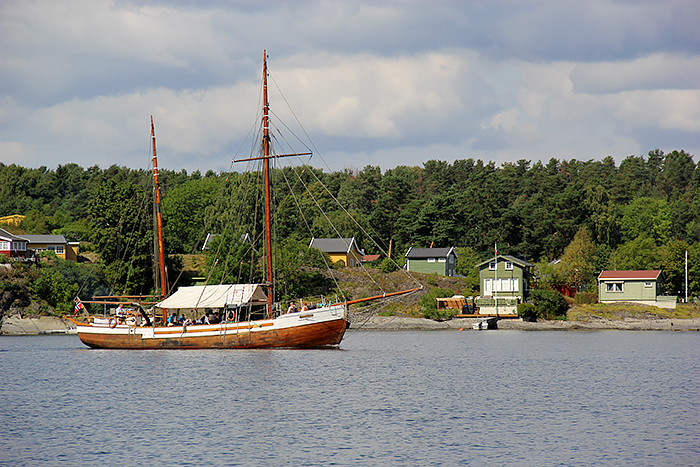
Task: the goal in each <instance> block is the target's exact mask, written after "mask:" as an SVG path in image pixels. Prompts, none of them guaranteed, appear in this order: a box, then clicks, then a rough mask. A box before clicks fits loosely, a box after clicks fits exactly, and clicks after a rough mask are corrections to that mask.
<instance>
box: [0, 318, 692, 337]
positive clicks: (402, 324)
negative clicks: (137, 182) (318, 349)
mask: <svg viewBox="0 0 700 467" xmlns="http://www.w3.org/2000/svg"><path fill="white" fill-rule="evenodd" d="M483 319H486V318H455V319H452V320H449V321H433V320H430V319H425V318H411V317H407V316H363V315H362V314H360V313H350V322H351V325H350V330H353V331H473V330H474V329H473V328H472V325H473V324H474V323H478V322H479V321H482V320H483ZM498 330H506V331H601V330H618V331H622V330H628V331H700V318H689V319H668V318H665V319H664V318H655V319H651V318H644V319H638V318H621V319H607V318H590V319H589V320H588V321H560V320H554V321H547V320H540V321H537V322H526V321H522V320H520V319H518V318H504V319H499V320H498ZM74 332H75V325H74V324H73V323H71V322H69V321H67V320H63V319H61V318H58V317H55V316H39V317H33V318H20V317H19V316H18V315H14V316H10V317H6V318H5V319H4V320H3V322H2V327H1V328H0V335H3V336H36V335H46V334H71V333H74Z"/></svg>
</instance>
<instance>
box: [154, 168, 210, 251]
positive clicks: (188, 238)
mask: <svg viewBox="0 0 700 467" xmlns="http://www.w3.org/2000/svg"><path fill="white" fill-rule="evenodd" d="M220 193H221V185H220V184H219V182H218V180H217V179H215V178H202V179H197V180H190V181H187V182H185V183H184V184H183V185H180V186H178V187H175V188H173V189H172V190H170V191H169V192H168V196H167V197H164V198H163V201H162V205H163V217H164V220H165V227H164V234H165V237H166V239H167V240H168V241H167V244H168V250H169V251H170V252H171V253H191V252H193V251H196V250H198V249H199V248H201V243H202V242H203V240H204V237H205V234H206V233H208V232H205V231H204V229H205V226H206V225H207V222H206V216H207V208H208V207H209V206H213V205H214V204H215V203H216V200H217V198H218V197H219V195H220Z"/></svg>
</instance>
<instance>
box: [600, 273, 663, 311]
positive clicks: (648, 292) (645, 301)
mask: <svg viewBox="0 0 700 467" xmlns="http://www.w3.org/2000/svg"><path fill="white" fill-rule="evenodd" d="M598 301H599V302H600V303H615V302H627V303H637V304H641V305H652V306H658V307H659V308H675V307H676V301H677V297H676V296H671V295H665V294H664V293H663V274H662V273H661V270H658V269H656V270H651V271H603V272H601V273H600V275H599V276H598Z"/></svg>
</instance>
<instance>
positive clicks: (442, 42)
mask: <svg viewBox="0 0 700 467" xmlns="http://www.w3.org/2000/svg"><path fill="white" fill-rule="evenodd" d="M699 21H700V2H698V1H695V0H688V1H682V0H660V1H653V0H649V1H644V0H638V1H637V0H629V1H621V0H620V1H613V0H610V1H602V0H601V1H596V0H590V1H585V2H584V1H579V0H576V1H563V0H561V1H559V0H541V1H539V0H529V1H524V0H502V1H500V0H493V1H491V0H489V1H487V0H483V1H427V0H425V1H420V0H394V1H391V0H386V1H384V0H378V1H371V2H359V1H287V2H278V1H265V0H240V1H235V0H230V1H226V0H220V1H194V0H193V1H185V0H180V1H172V0H171V1H165V0H162V1H150V0H142V1H138V0H135V1H109V0H61V1H56V0H37V1H35V0H2V1H0V102H1V105H0V162H3V163H5V164H12V163H16V164H20V165H23V166H25V167H39V166H42V165H43V166H47V167H49V168H55V167H56V166H58V165H59V164H67V163H72V162H74V163H77V164H80V165H81V166H83V167H89V166H92V165H95V164H97V165H99V166H100V167H103V168H105V167H108V166H110V165H112V164H118V165H125V166H128V167H134V168H146V167H147V165H148V162H149V142H150V116H151V115H153V117H154V119H155V124H156V135H157V142H158V155H159V164H160V165H161V166H163V167H166V168H168V169H173V170H180V169H186V170H187V171H192V170H195V169H199V170H202V171H203V172H204V171H206V170H209V169H212V170H214V171H217V172H218V171H222V170H228V169H229V167H230V165H231V164H230V162H231V159H232V158H233V157H234V155H236V154H237V153H238V154H239V155H238V157H239V158H240V157H244V156H247V155H249V154H250V142H249V141H250V140H247V141H246V135H247V134H248V133H249V131H250V129H251V128H252V127H253V126H254V123H255V118H256V115H257V114H258V113H259V111H258V103H259V94H260V91H259V90H260V79H261V67H262V57H263V50H264V49H267V52H268V55H269V67H270V73H271V78H272V80H273V81H272V82H271V85H270V88H271V105H272V110H273V112H275V115H276V116H277V117H279V118H278V119H277V126H278V127H279V128H280V129H281V130H282V134H281V135H280V136H281V137H282V136H283V137H284V138H286V139H287V140H288V141H291V140H292V139H293V136H291V135H290V134H289V133H288V132H287V130H286V128H285V127H284V126H283V124H282V123H281V122H284V123H285V124H287V125H289V126H290V127H291V128H292V129H293V130H294V131H295V133H296V134H297V135H300V136H303V132H304V131H305V132H306V133H307V134H308V135H309V136H310V138H311V140H312V141H313V143H314V145H315V148H316V149H317V153H318V154H319V155H320V156H321V157H317V156H314V158H313V159H312V161H311V162H312V164H313V165H316V166H318V167H325V166H326V165H327V167H328V168H330V169H331V170H342V169H345V168H351V169H361V168H363V167H364V166H365V165H368V164H371V165H375V166H376V165H379V166H380V167H381V168H382V169H384V170H385V169H388V168H392V167H395V166H397V165H409V166H421V165H422V164H423V162H425V161H427V160H430V159H438V160H444V161H449V162H452V161H454V160H455V159H467V158H474V159H482V160H484V161H494V162H496V164H497V165H500V164H502V163H503V162H506V161H517V160H519V159H526V160H531V161H533V162H534V161H537V160H544V161H547V160H549V159H550V158H552V157H555V158H558V159H567V160H568V159H579V160H589V159H596V160H597V159H602V158H604V157H606V156H608V155H611V156H613V157H614V158H615V160H616V161H617V162H618V163H619V162H620V161H622V160H623V159H624V158H625V157H627V156H629V155H631V154H635V155H645V154H646V153H647V152H648V151H650V150H653V149H656V148H659V149H662V150H664V151H667V152H668V151H671V150H674V149H684V150H686V151H687V152H689V153H691V154H692V155H693V156H694V159H695V161H696V162H697V161H698V154H699V151H700V28H698V26H697V24H698V22H699ZM278 88H279V89H280V90H281V92H282V93H283V94H282V95H280V94H279V93H278V91H277V89H278ZM286 102H288V103H289V105H290V107H291V109H292V110H293V112H294V114H293V115H292V114H290V112H289V110H288V107H287V104H286ZM295 116H296V119H298V121H299V122H301V124H302V125H303V130H301V132H300V130H298V127H297V126H294V125H295ZM280 141H282V140H281V139H280ZM241 147H243V148H244V149H243V150H242V152H239V148H241ZM293 148H294V149H295V150H303V149H304V148H303V147H298V146H293ZM281 150H285V148H282V149H281ZM323 161H325V165H324V163H323Z"/></svg>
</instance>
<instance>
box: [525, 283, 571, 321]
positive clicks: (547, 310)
mask: <svg viewBox="0 0 700 467" xmlns="http://www.w3.org/2000/svg"><path fill="white" fill-rule="evenodd" d="M530 301H531V302H532V304H533V305H534V306H535V307H536V308H537V317H538V318H543V319H557V318H558V317H561V316H566V310H568V309H569V304H568V303H566V299H565V298H564V296H563V295H562V294H560V293H559V292H557V291H556V290H541V289H535V290H533V291H531V292H530Z"/></svg>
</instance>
